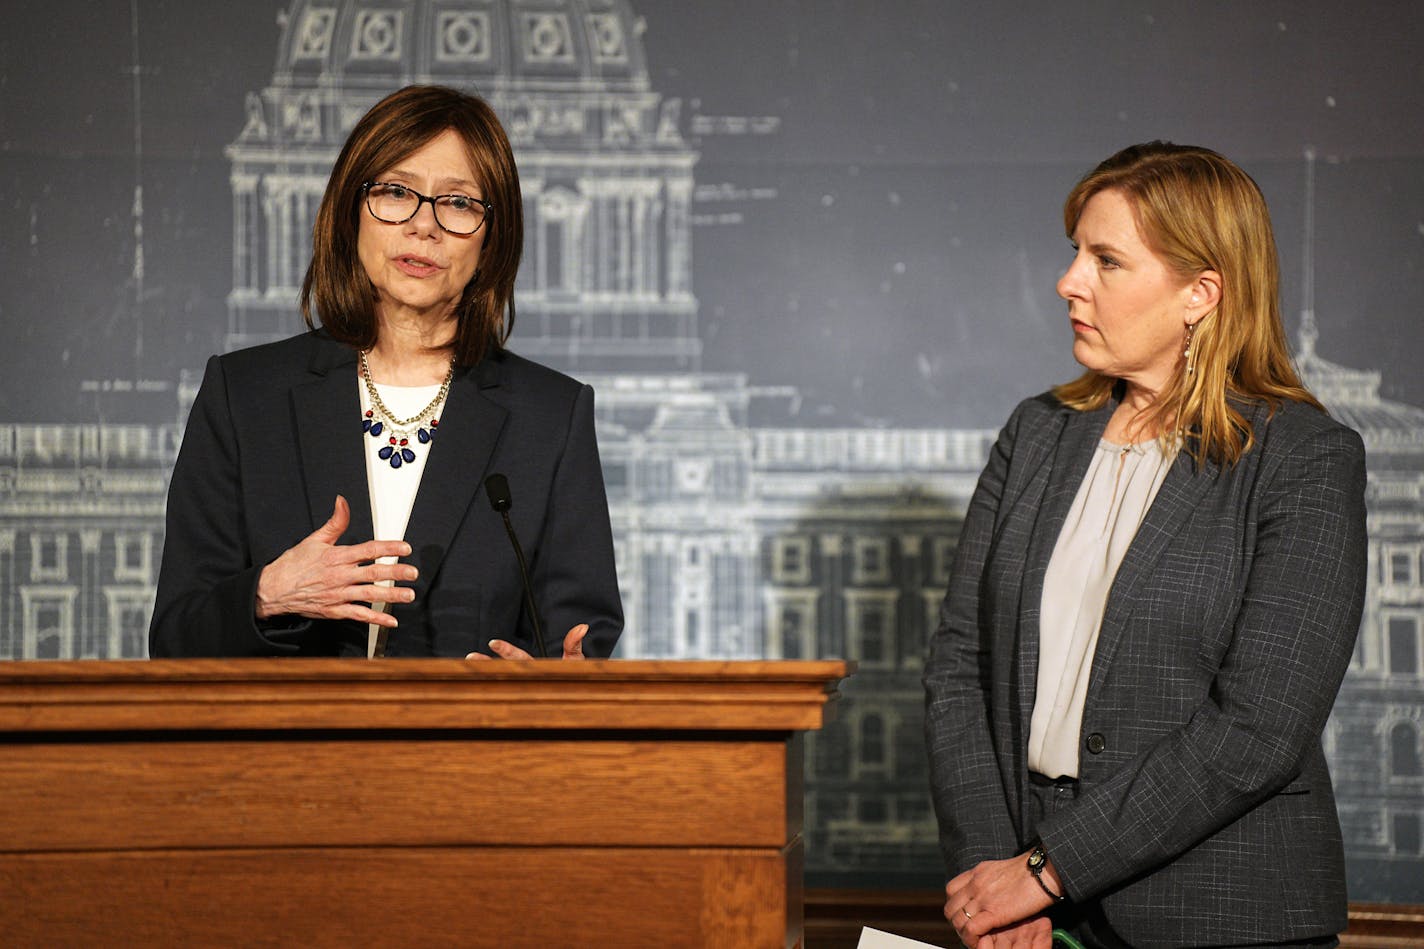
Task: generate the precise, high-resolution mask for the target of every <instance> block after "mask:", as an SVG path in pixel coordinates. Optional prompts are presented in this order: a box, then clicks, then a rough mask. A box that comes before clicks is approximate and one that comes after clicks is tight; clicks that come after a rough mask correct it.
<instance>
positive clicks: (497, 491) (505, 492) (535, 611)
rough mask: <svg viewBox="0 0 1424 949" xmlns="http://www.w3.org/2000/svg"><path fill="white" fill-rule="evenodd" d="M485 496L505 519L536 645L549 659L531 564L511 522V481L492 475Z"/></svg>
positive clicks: (506, 530) (499, 475)
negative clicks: (532, 581) (528, 562)
mask: <svg viewBox="0 0 1424 949" xmlns="http://www.w3.org/2000/svg"><path fill="white" fill-rule="evenodd" d="M485 494H488V495H489V503H490V507H492V508H494V509H495V510H496V511H498V512H499V516H500V517H502V518H504V532H505V533H506V534H508V535H509V543H510V544H511V545H513V547H514V559H515V560H517V561H519V579H520V580H522V581H523V582H524V605H525V606H526V607H527V608H528V610H529V619H530V621H531V622H532V623H533V624H534V644H535V646H537V647H538V649H539V658H540V659H548V658H549V650H548V649H547V648H546V647H545V646H544V627H543V624H542V623H540V622H539V608H538V607H537V606H535V605H534V588H533V587H532V586H531V585H530V584H529V564H527V563H526V562H525V561H524V549H523V548H522V547H520V546H519V538H518V537H515V536H514V525H513V524H511V523H510V522H509V509H510V508H511V507H513V506H514V499H513V498H511V497H510V496H509V480H508V479H507V478H505V476H504V475H502V474H492V475H490V476H489V477H488V478H486V479H485Z"/></svg>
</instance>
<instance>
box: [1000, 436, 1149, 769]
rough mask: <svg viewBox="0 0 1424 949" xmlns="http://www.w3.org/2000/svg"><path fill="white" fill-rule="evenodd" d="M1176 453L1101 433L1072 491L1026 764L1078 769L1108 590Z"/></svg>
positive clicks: (1047, 588) (1046, 585) (1048, 608)
mask: <svg viewBox="0 0 1424 949" xmlns="http://www.w3.org/2000/svg"><path fill="white" fill-rule="evenodd" d="M1175 456H1176V453H1175V452H1166V453H1164V452H1163V451H1162V448H1161V445H1160V444H1159V443H1158V442H1157V440H1156V439H1153V440H1151V441H1146V442H1140V443H1137V444H1133V445H1115V444H1113V443H1112V442H1108V441H1102V442H1100V443H1099V445H1098V451H1097V452H1096V453H1095V454H1094V455H1093V460H1092V463H1091V464H1090V465H1089V466H1088V473H1087V476H1086V477H1084V478H1083V483H1082V485H1080V486H1079V488H1078V494H1077V496H1076V497H1075V498H1074V499H1073V506H1072V507H1071V508H1070V509H1069V511H1068V519H1067V520H1066V521H1065V522H1064V524H1063V530H1062V532H1061V533H1060V534H1059V535H1058V543H1057V544H1056V545H1055V546H1054V548H1053V556H1052V557H1051V558H1050V559H1049V561H1048V571H1047V573H1046V574H1045V575H1044V580H1043V600H1042V604H1041V610H1040V617H1041V619H1040V622H1039V640H1038V643H1039V645H1038V691H1037V693H1036V694H1035V696H1034V703H1033V718H1032V720H1031V721H1030V724H1029V738H1028V766H1029V768H1030V769H1031V770H1033V771H1037V772H1038V773H1039V774H1042V775H1046V776H1048V777H1051V778H1054V777H1072V778H1076V777H1077V776H1078V751H1079V744H1080V742H1079V733H1080V732H1081V731H1082V724H1083V702H1084V700H1085V698H1086V697H1087V694H1088V675H1089V673H1090V672H1091V671H1092V668H1093V655H1094V653H1095V652H1096V651H1097V647H1098V629H1099V627H1100V626H1101V625H1102V621H1103V611H1104V610H1105V609H1106V607H1107V600H1108V592H1109V591H1110V590H1111V588H1112V583H1113V578H1114V577H1116V576H1117V568H1118V566H1119V565H1120V564H1121V563H1122V558H1123V555H1124V554H1126V553H1127V548H1128V546H1129V545H1130V544H1131V543H1132V539H1133V538H1134V537H1135V536H1137V529H1138V527H1140V526H1141V525H1142V519H1143V518H1144V517H1146V516H1147V509H1148V508H1149V507H1151V506H1152V499H1153V498H1155V497H1156V496H1157V490H1158V489H1159V488H1160V487H1162V481H1163V480H1164V479H1165V478H1166V477H1167V471H1168V470H1169V469H1170V468H1171V467H1172V461H1173V459H1174V458H1175Z"/></svg>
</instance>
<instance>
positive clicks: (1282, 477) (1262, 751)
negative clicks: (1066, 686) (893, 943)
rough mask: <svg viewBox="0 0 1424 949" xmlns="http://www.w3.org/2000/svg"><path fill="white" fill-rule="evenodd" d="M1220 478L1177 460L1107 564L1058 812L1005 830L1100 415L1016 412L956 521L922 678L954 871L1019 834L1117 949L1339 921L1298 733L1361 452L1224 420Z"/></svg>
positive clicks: (1329, 436) (1304, 414)
mask: <svg viewBox="0 0 1424 949" xmlns="http://www.w3.org/2000/svg"><path fill="white" fill-rule="evenodd" d="M1239 407H1240V408H1242V410H1243V411H1244V413H1245V415H1246V418H1247V419H1248V421H1249V422H1250V423H1251V425H1252V427H1253V430H1254V432H1255V438H1256V443H1255V445H1253V446H1252V448H1251V449H1250V450H1249V451H1248V452H1246V454H1245V455H1244V456H1243V457H1242V458H1241V460H1240V461H1239V462H1238V463H1237V464H1236V465H1234V466H1231V467H1221V466H1218V465H1216V464H1213V463H1206V464H1204V465H1203V466H1202V467H1201V468H1200V469H1198V468H1197V466H1196V465H1195V464H1194V462H1193V461H1192V459H1191V458H1190V457H1189V456H1188V455H1187V454H1186V453H1182V454H1180V455H1179V456H1178V457H1177V459H1176V461H1175V462H1174V464H1173V466H1172V468H1171V470H1170V471H1169V472H1168V474H1167V477H1166V479H1165V480H1164V481H1163V484H1162V487H1161V489H1160V490H1159V492H1158V494H1157V497H1156V499H1155V500H1154V501H1153V503H1152V506H1151V508H1150V509H1149V510H1148V512H1147V515H1146V518H1145V519H1144V521H1143V523H1142V525H1141V527H1140V528H1139V530H1138V532H1137V535H1136V537H1135V538H1134V540H1133V542H1132V544H1131V546H1130V547H1129V549H1128V551H1127V554H1126V556H1125V557H1124V558H1123V561H1122V565H1121V567H1120V568H1119V569H1118V573H1117V576H1116V578H1115V580H1114V582H1113V585H1112V588H1111V591H1110V593H1109V596H1108V600H1107V606H1106V611H1105V613H1104V615H1103V621H1102V627H1101V632H1100V635H1099V638H1098V645H1097V651H1096V653H1095V655H1094V658H1093V664H1092V669H1091V672H1090V678H1089V685H1088V693H1087V699H1086V704H1085V707H1084V712H1083V726H1082V733H1081V740H1080V745H1079V748H1080V771H1079V794H1078V797H1077V799H1076V800H1075V801H1074V802H1073V803H1072V805H1071V806H1070V807H1068V808H1067V809H1065V810H1063V811H1061V812H1058V813H1055V814H1053V815H1051V816H1050V817H1048V818H1047V819H1046V820H1044V821H1043V822H1041V823H1039V824H1038V825H1037V826H1036V827H1031V826H1029V821H1028V818H1027V816H1026V814H1025V806H1024V804H1025V800H1026V791H1025V784H1026V782H1027V778H1028V771H1027V764H1026V758H1027V748H1028V734H1029V720H1030V716H1031V715H1032V712H1033V703H1034V693H1035V689H1036V681H1037V673H1038V670H1037V659H1038V635H1039V612H1040V608H1041V600H1042V595H1043V578H1044V572H1045V570H1046V569H1047V566H1048V560H1049V558H1050V557H1051V555H1052V553H1053V548H1054V545H1055V543H1056V542H1057V538H1058V534H1059V532H1060V530H1061V529H1062V527H1063V523H1064V521H1065V519H1066V517H1067V513H1068V509H1069V507H1070V506H1071V504H1072V502H1073V498H1074V496H1075V495H1076V493H1077V491H1078V488H1079V485H1080V484H1081V483H1082V481H1083V478H1084V476H1085V474H1086V472H1087V469H1088V465H1089V462H1090V460H1091V458H1092V455H1093V453H1094V451H1095V450H1096V448H1097V445H1098V443H1099V440H1100V439H1101V437H1102V434H1103V431H1104V429H1105V427H1106V425H1107V421H1108V418H1109V417H1110V416H1111V414H1112V411H1113V409H1114V408H1116V403H1110V404H1109V405H1107V406H1105V407H1104V408H1102V409H1100V410H1097V411H1093V412H1077V411H1074V410H1072V409H1069V408H1067V407H1065V406H1063V405H1062V404H1060V403H1059V402H1058V401H1057V400H1056V399H1055V398H1054V397H1053V396H1052V395H1042V396H1039V397H1037V398H1034V399H1029V400H1027V401H1025V402H1023V403H1022V404H1020V405H1019V406H1018V408H1017V409H1016V410H1015V411H1014V413H1013V415H1012V417H1011V418H1010V419H1009V421H1008V424H1007V425H1006V426H1005V428H1004V430H1003V432H1002V433H1001V434H1000V436H999V439H998V442H997V443H996V444H995V446H994V448H993V450H992V452H991V455H990V458H989V462H988V464H987V466H986V467H985V470H984V473H983V475H982V476H981V478H980V480H979V484H978V487H977V488H976V490H975V492H974V496H973V498H972V499H971V501H970V504H969V509H968V511H967V513H966V516H965V522H964V527H963V534H962V536H961V538H960V543H959V548H958V551H957V553H956V557H955V561H954V565H953V568H952V572H951V576H950V582H949V591H948V594H947V596H946V598H945V601H944V605H943V607H942V609H941V614H940V625H939V628H938V629H937V631H936V632H935V634H934V637H933V639H932V642H931V647H930V657H929V661H928V663H927V665H926V671H925V687H926V726H925V727H926V735H927V743H928V746H929V752H930V759H931V781H932V785H933V792H934V799H935V807H936V812H937V814H938V817H939V823H940V842H941V848H942V850H943V851H944V855H945V860H946V863H947V866H948V869H949V871H950V873H951V875H953V874H958V873H960V872H962V871H963V870H966V869H968V868H969V867H972V866H973V865H974V864H976V863H977V862H979V861H981V860H985V859H1002V858H1005V857H1008V856H1012V855H1014V854H1017V853H1021V852H1022V851H1023V850H1025V849H1026V848H1027V847H1028V845H1029V843H1030V841H1031V840H1032V839H1033V838H1034V837H1040V838H1041V839H1042V841H1043V844H1044V846H1045V848H1046V849H1047V851H1048V854H1049V856H1050V857H1051V859H1052V860H1053V862H1054V865H1055V866H1056V868H1057V869H1058V872H1059V874H1060V876H1061V877H1062V879H1063V883H1064V886H1065V887H1066V889H1067V891H1068V895H1069V896H1070V897H1071V898H1072V899H1074V900H1075V901H1079V902H1083V901H1087V900H1098V901H1100V903H1101V906H1102V909H1103V912H1104V914H1105V916H1106V919H1107V921H1108V922H1109V923H1110V924H1111V925H1112V926H1113V928H1114V929H1115V930H1116V931H1117V932H1118V933H1119V934H1120V935H1121V936H1122V937H1123V938H1124V939H1126V940H1127V941H1128V942H1130V943H1131V944H1132V945H1134V946H1141V947H1148V946H1190V945H1222V944H1242V943H1251V942H1261V941H1273V940H1274V941H1284V940H1290V939H1303V938H1308V937H1314V936H1321V935H1328V934H1331V933H1337V932H1339V931H1341V930H1342V929H1343V928H1344V926H1345V922H1346V898H1345V877H1344V855H1343V848H1342V845H1341V838H1340V827H1339V820H1338V817H1337V815H1336V811H1335V802H1334V797H1333V793H1332V790H1331V785H1330V775H1329V773H1328V772H1327V770H1326V763H1325V757H1324V754H1323V752H1322V749H1321V743H1320V737H1321V734H1322V732H1323V730H1324V727H1325V722H1326V719H1327V717H1328V716H1329V714H1330V709H1331V706H1332V705H1333V704H1334V701H1335V695H1336V692H1337V691H1338V689H1339V686H1340V682H1341V680H1342V678H1343V677H1344V674H1345V670H1346V667H1347V666H1348V664H1349V661H1350V656H1351V654H1352V651H1353V649H1354V643H1355V638H1356V636H1357V634H1358V632H1359V624H1360V617H1361V612H1362V609H1363V603H1364V591H1365V574H1366V551H1367V546H1366V534H1365V508H1364V488H1365V464H1364V462H1365V455H1364V446H1363V444H1362V443H1361V441H1360V437H1359V436H1358V435H1357V434H1356V433H1355V432H1353V431H1351V430H1350V429H1348V428H1346V427H1344V426H1342V425H1340V424H1338V423H1336V422H1334V421H1332V420H1331V419H1330V418H1329V417H1328V416H1326V415H1324V414H1322V413H1321V412H1319V411H1317V410H1315V409H1313V408H1311V407H1309V406H1306V405H1302V404H1300V403H1294V402H1286V403H1284V404H1282V405H1281V406H1280V407H1279V408H1278V409H1277V410H1276V412H1275V413H1274V415H1271V414H1270V413H1269V411H1268V409H1267V408H1266V406H1264V405H1255V404H1251V405H1245V404H1243V405H1240V406H1239Z"/></svg>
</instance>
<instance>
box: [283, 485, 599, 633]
mask: <svg viewBox="0 0 1424 949" xmlns="http://www.w3.org/2000/svg"><path fill="white" fill-rule="evenodd" d="M350 523H351V508H350V506H349V505H348V504H347V503H346V499H345V498H344V497H342V496H341V495H339V494H338V495H337V496H336V503H335V505H334V506H333V507H332V510H331V518H330V519H329V520H327V522H326V523H325V524H323V525H322V526H320V527H318V528H317V529H316V530H314V531H312V532H311V533H310V534H308V535H307V536H306V537H305V538H303V539H302V540H301V541H300V542H299V543H298V544H297V545H296V546H294V547H291V548H289V549H288V550H286V551H285V552H284V553H283V554H282V555H281V556H280V557H278V558H277V559H276V560H274V561H272V562H271V563H270V564H268V565H267V566H266V567H264V568H263V569H262V574H261V576H260V577H259V578H258V580H257V601H256V610H255V612H256V615H257V618H258V619H259V620H264V619H270V618H272V617H274V616H306V617H309V618H312V619H349V620H355V621H357V622H359V623H375V624H376V625H377V626H384V627H386V628H387V629H394V628H395V627H396V626H397V625H398V624H397V621H396V618H395V617H394V616H392V615H391V614H389V613H387V612H384V611H383V610H377V609H373V608H372V607H371V604H372V603H409V602H411V601H412V600H414V599H415V591H414V590H412V589H410V588H409V587H397V586H392V585H391V584H394V583H395V582H397V581H404V582H406V583H409V582H410V581H412V580H414V579H415V578H416V577H417V576H419V571H417V570H416V569H415V567H413V566H411V565H410V564H405V563H390V562H388V563H381V562H380V560H381V558H384V557H407V556H409V555H410V545H409V544H407V543H406V542H405V541H401V540H368V541H366V542H365V543H364V544H352V545H350V546H340V545H338V544H337V543H336V542H337V541H338V540H339V539H340V538H341V535H342V534H343V533H345V532H346V527H347V525H348V524H350ZM587 634H588V624H586V623H580V624H579V625H577V626H575V627H574V628H573V629H571V630H569V631H568V633H567V635H565V636H564V651H563V657H562V658H564V659H582V658H584V655H583V638H584V636H586V635H587ZM490 649H492V650H493V651H494V652H495V654H496V655H498V656H499V657H501V658H503V659H529V658H531V657H530V655H529V653H527V652H525V651H524V650H523V649H520V648H519V647H518V646H515V645H513V644H512V643H508V642H505V641H504V640H502V639H491V640H490ZM465 658H466V659H490V658H492V657H491V656H486V655H484V654H483V653H478V652H472V653H470V654H469V655H468V656H466V657H465Z"/></svg>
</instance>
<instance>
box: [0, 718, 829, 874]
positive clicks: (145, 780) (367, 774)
mask: <svg viewBox="0 0 1424 949" xmlns="http://www.w3.org/2000/svg"><path fill="white" fill-rule="evenodd" d="M800 747H801V742H800V741H799V740H797V741H794V742H792V743H791V745H790V749H788V743H787V742H785V741H772V740H764V741H744V742H728V741H711V740H683V741H662V742H642V743H639V742H634V741H628V740H602V741H587V740H585V741H575V740H565V741H533V740H518V741H516V740H509V739H504V740H493V739H491V740H477V741H460V740H449V741H417V740H404V741H401V740H364V741H352V740H345V741H340V740H336V741H321V740H300V741H298V740H293V741H268V740H241V741H238V740H234V741H181V742H165V743H147V742H137V741H126V742H109V743H97V744H96V743H64V744H0V775H3V776H4V777H3V780H0V851H10V850H77V849H100V850H102V849H143V848H163V847H184V846H194V845H201V846H212V847H241V846H255V847H279V846H320V845H351V844H357V845H420V846H425V845H453V844H513V843H524V844H530V845H536V846H545V845H552V844H559V845H589V844H610V843H616V844H621V845H625V846H692V845H698V844H700V845H703V846H741V847H776V848H780V847H783V846H785V844H786V842H787V841H788V840H790V839H791V838H792V837H794V836H795V835H796V834H798V833H800V830H801V827H800V816H801V814H800V794H799V790H798V793H797V794H796V795H795V796H794V798H793V801H794V803H793V802H792V801H788V799H787V797H786V789H787V785H788V759H789V758H794V760H793V761H791V763H790V766H789V774H790V775H791V776H793V778H794V781H795V783H796V786H797V787H798V789H799V776H800V773H801V772H800ZM279 789H280V790H279ZM788 805H789V806H788Z"/></svg>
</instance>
